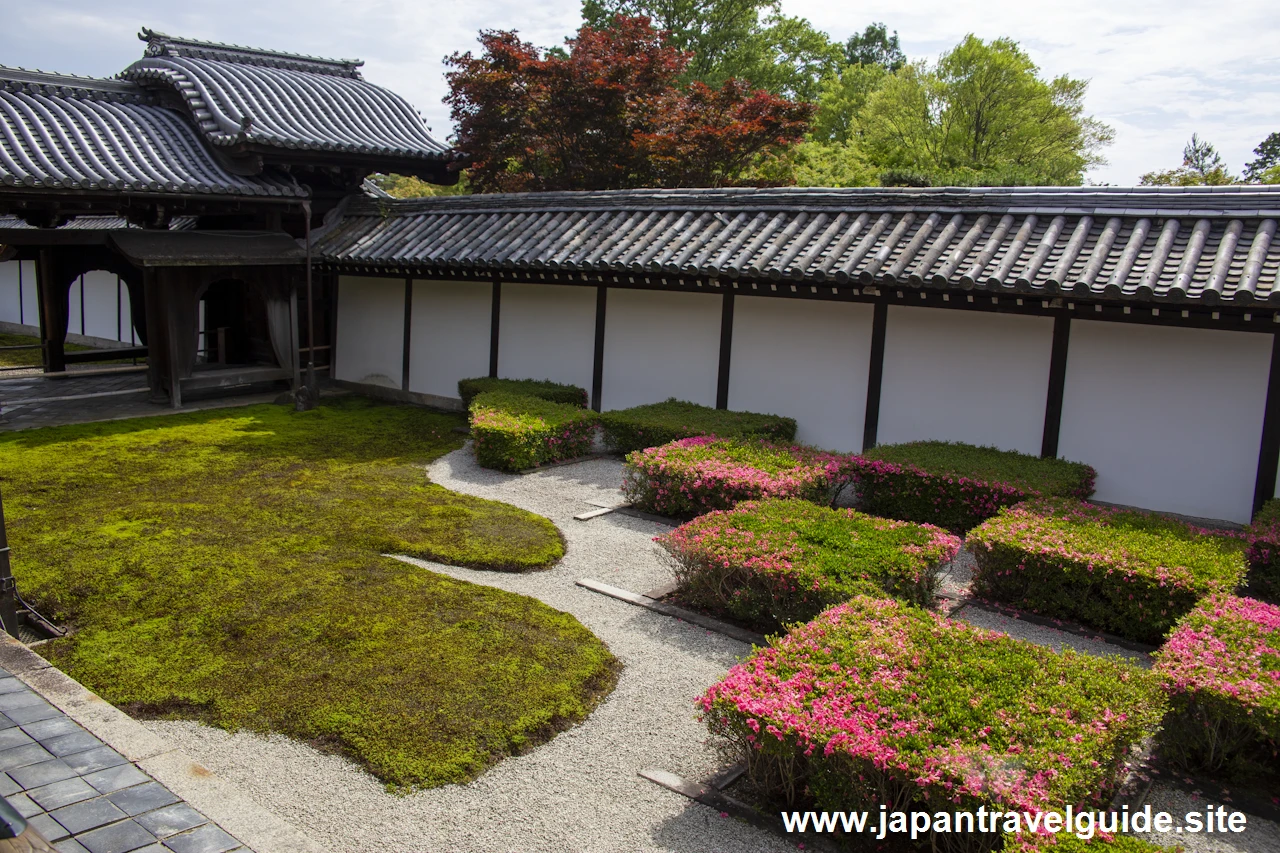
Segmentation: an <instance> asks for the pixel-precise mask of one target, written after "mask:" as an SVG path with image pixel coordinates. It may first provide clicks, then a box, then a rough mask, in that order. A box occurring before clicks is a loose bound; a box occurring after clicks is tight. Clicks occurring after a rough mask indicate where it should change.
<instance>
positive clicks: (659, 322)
mask: <svg viewBox="0 0 1280 853" xmlns="http://www.w3.org/2000/svg"><path fill="white" fill-rule="evenodd" d="M722 304H723V300H722V298H721V297H720V296H719V295H718V294H710V293H665V292H655V291H646V290H626V289H622V288H610V289H609V296H608V302H607V307H606V312H605V335H604V375H603V377H602V378H603V386H604V387H603V388H602V395H601V396H602V398H603V404H604V405H603V407H604V409H606V410H608V409H626V408H630V407H631V406H638V405H642V404H644V403H657V402H661V401H662V400H665V399H667V398H668V397H676V398H678V399H681V400H688V401H690V402H693V403H701V404H703V405H706V406H714V405H715V403H716V376H717V373H718V371H719V364H720V312H721V307H722Z"/></svg>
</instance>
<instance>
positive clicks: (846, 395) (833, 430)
mask: <svg viewBox="0 0 1280 853" xmlns="http://www.w3.org/2000/svg"><path fill="white" fill-rule="evenodd" d="M872 313H873V309H872V307H871V306H870V305H857V304H852V303H842V302H817V301H810V300H807V299H770V298H767V297H761V296H738V297H736V298H735V300H734V309H733V354H732V356H731V358H730V362H729V364H730V370H729V408H730V409H735V410H738V411H749V412H768V413H771V414H777V415H786V416H787V417H792V418H795V419H796V422H797V427H798V429H797V431H796V438H797V439H798V440H799V441H802V442H804V443H806V444H813V445H816V446H818V447H823V448H826V449H829V450H841V451H858V450H861V449H862V427H863V421H864V419H865V417H866V405H867V368H868V365H869V362H870V360H871V318H872Z"/></svg>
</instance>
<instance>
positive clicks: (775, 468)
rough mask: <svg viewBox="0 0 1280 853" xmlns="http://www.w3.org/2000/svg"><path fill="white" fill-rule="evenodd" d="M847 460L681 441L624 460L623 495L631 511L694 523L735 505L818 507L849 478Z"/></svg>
mask: <svg viewBox="0 0 1280 853" xmlns="http://www.w3.org/2000/svg"><path fill="white" fill-rule="evenodd" d="M851 458H852V457H849V456H841V455H838V454H834V453H826V452H823V451H820V450H815V449H813V448H811V447H804V446H801V445H787V444H772V443H770V442H767V441H761V440H759V439H743V438H713V437H711V436H696V437H694V438H682V439H679V440H677V441H673V442H671V443H670V444H664V445H662V446H661V447H651V448H649V449H647V450H637V451H634V452H632V453H630V454H628V455H627V461H626V464H625V465H624V466H623V469H622V494H623V495H624V496H625V497H626V499H627V500H628V501H630V502H631V503H632V505H634V506H635V507H636V508H638V509H642V510H644V511H645V512H652V513H656V514H658V515H666V516H670V517H672V518H693V517H694V516H697V515H702V514H703V513H704V512H710V511H711V510H715V509H729V508H731V507H733V506H734V505H735V504H737V503H738V502H739V501H746V500H759V499H761V498H803V499H805V500H812V501H823V502H826V501H828V500H829V499H830V497H831V494H832V492H833V490H834V489H835V488H837V487H838V486H839V485H840V484H841V483H842V482H846V481H847V480H848V478H849V477H850V473H849V468H850V464H851V462H850V460H851Z"/></svg>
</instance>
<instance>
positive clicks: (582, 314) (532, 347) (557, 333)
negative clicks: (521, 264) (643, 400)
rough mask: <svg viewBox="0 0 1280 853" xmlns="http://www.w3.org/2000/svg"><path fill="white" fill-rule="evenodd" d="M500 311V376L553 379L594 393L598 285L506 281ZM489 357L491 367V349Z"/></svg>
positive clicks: (486, 363)
mask: <svg viewBox="0 0 1280 853" xmlns="http://www.w3.org/2000/svg"><path fill="white" fill-rule="evenodd" d="M501 311H502V317H501V320H500V322H499V324H498V375H499V376H501V377H503V378H506V379H550V380H552V381H553V382H566V383H568V384H570V385H577V386H578V387H580V388H585V389H587V393H588V394H590V393H591V374H592V366H593V361H594V355H595V328H596V289H595V288H594V287H574V286H572V285H563V284H508V283H503V285H502V302H501ZM485 343H486V345H487V343H488V338H487V337H486V338H485ZM485 358H486V361H485V366H486V370H487V369H488V361H487V359H488V350H487V349H486V353H485Z"/></svg>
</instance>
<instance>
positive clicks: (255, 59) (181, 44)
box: [138, 27, 364, 80]
mask: <svg viewBox="0 0 1280 853" xmlns="http://www.w3.org/2000/svg"><path fill="white" fill-rule="evenodd" d="M138 38H139V39H141V40H142V41H145V42H146V43H147V49H146V56H170V57H178V56H188V57H192V58H196V59H213V60H217V61H219V62H234V63H237V64H240V65H260V66H265V67H268V68H287V69H290V70H292V71H306V72H309V73H312V74H327V75H329V76H333V77H351V78H353V79H356V80H362V79H364V78H363V77H362V76H361V74H360V68H361V67H362V66H363V65H364V60H363V59H327V58H325V57H321V56H308V55H306V54H302V53H286V52H284V51H279V50H267V49H265V48H260V47H244V46H242V45H238V44H223V43H221V42H214V41H200V40H198V39H189V38H182V37H180V36H171V35H166V34H165V33H161V32H157V31H156V30H153V29H150V28H148V27H143V28H142V31H141V32H139V33H138Z"/></svg>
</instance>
